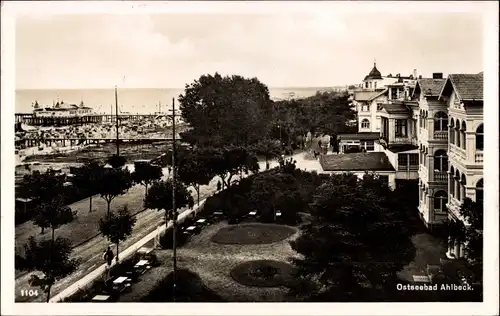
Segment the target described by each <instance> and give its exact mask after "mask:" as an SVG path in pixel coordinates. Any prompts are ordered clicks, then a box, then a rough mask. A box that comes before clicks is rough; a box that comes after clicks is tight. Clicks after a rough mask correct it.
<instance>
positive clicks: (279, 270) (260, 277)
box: [231, 260, 295, 287]
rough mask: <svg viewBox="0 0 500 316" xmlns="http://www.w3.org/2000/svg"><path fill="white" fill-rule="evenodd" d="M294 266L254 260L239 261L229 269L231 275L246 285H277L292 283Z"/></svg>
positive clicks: (278, 262) (272, 261)
mask: <svg viewBox="0 0 500 316" xmlns="http://www.w3.org/2000/svg"><path fill="white" fill-rule="evenodd" d="M294 270H295V268H294V267H293V266H292V265H291V264H289V263H286V262H281V261H275V260H254V261H247V262H244V263H241V264H239V265H237V266H236V267H234V268H233V269H232V270H231V277H232V278H233V279H234V280H235V281H236V282H238V283H240V284H243V285H246V286H256V287H277V286H287V287H290V286H292V285H293V273H294Z"/></svg>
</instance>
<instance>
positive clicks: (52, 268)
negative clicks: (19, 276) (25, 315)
mask: <svg viewBox="0 0 500 316" xmlns="http://www.w3.org/2000/svg"><path fill="white" fill-rule="evenodd" d="M24 249H25V254H24V257H22V256H20V255H16V257H15V261H16V269H19V270H21V271H28V272H35V271H40V272H42V273H43V277H40V276H38V275H36V274H33V275H31V278H30V280H29V283H30V285H31V286H37V287H40V288H41V289H42V290H43V291H44V292H45V293H47V302H49V300H50V290H51V288H52V286H53V285H54V283H55V282H56V281H58V280H60V279H62V278H64V277H66V276H68V275H70V274H71V273H73V272H74V271H76V268H77V267H78V265H79V263H80V260H79V259H70V255H71V250H72V247H71V242H70V241H69V240H68V239H65V238H61V237H57V239H55V240H43V241H40V242H37V241H36V239H35V238H34V237H30V239H29V240H28V242H27V243H26V244H25V245H24Z"/></svg>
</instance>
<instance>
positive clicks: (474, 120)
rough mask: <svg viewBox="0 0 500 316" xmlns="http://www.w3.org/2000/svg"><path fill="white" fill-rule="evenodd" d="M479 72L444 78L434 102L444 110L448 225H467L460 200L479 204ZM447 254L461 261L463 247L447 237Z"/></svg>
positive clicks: (481, 139)
mask: <svg viewBox="0 0 500 316" xmlns="http://www.w3.org/2000/svg"><path fill="white" fill-rule="evenodd" d="M483 81H484V76H483V73H482V72H480V73H478V74H451V75H449V76H448V78H447V79H446V81H445V83H444V85H443V87H442V89H441V91H440V93H439V97H438V100H442V101H443V102H445V104H446V106H447V110H448V165H447V168H448V195H447V204H446V207H447V209H448V222H449V223H450V225H453V223H456V222H458V221H462V222H464V223H465V224H466V225H467V223H466V222H465V221H464V219H463V218H462V216H461V215H460V208H461V205H462V203H463V201H464V199H465V198H466V197H467V198H470V199H472V200H474V201H479V202H482V201H483V196H484V195H483V186H484V181H483V155H484V127H483V123H484V118H483ZM449 245H450V246H449V249H448V253H447V255H448V256H449V257H451V258H461V257H464V256H465V255H466V254H465V253H464V245H463V243H461V242H460V241H459V240H457V239H456V238H455V236H450V243H449Z"/></svg>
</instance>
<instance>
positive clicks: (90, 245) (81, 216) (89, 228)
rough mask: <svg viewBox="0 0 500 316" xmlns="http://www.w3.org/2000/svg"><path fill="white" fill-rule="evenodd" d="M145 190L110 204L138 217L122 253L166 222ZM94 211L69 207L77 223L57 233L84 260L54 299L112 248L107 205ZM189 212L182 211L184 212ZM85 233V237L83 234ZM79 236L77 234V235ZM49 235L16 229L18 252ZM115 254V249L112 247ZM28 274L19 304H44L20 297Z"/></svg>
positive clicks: (307, 163)
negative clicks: (146, 203)
mask: <svg viewBox="0 0 500 316" xmlns="http://www.w3.org/2000/svg"><path fill="white" fill-rule="evenodd" d="M303 155H304V154H303V153H299V154H295V155H294V156H293V158H294V159H295V160H296V161H297V167H298V168H301V169H306V170H308V171H312V170H321V167H320V165H319V162H318V161H317V160H306V159H304V158H303ZM259 165H260V170H261V171H263V170H265V163H264V162H259ZM270 165H271V168H273V167H275V166H277V162H276V161H272V162H271V163H270ZM167 174H168V171H167V170H165V169H164V175H165V176H167ZM218 181H219V177H214V179H212V181H211V182H210V183H209V185H206V186H202V187H201V188H200V200H203V199H206V198H207V197H209V196H210V195H212V194H213V193H214V192H215V191H216V187H217V182H218ZM191 191H192V193H193V197H194V198H195V202H196V200H197V197H196V191H195V190H194V189H193V190H191ZM144 192H145V190H144V186H135V187H133V188H131V189H130V190H129V191H128V192H127V193H126V194H124V195H122V196H119V197H117V198H116V199H114V200H113V202H112V203H111V208H112V210H117V209H119V208H120V207H122V206H124V205H128V208H129V211H130V212H131V213H136V218H137V222H136V225H135V227H134V230H133V233H132V235H131V236H130V237H129V238H128V239H127V240H126V241H125V242H123V243H120V249H122V250H125V249H126V248H128V247H130V246H131V245H133V244H134V243H136V242H137V241H139V240H141V239H142V238H144V237H145V236H147V235H148V234H150V233H151V232H153V231H154V230H155V229H156V228H157V227H158V224H159V223H161V222H162V220H163V218H164V211H157V210H151V209H146V210H143V206H142V205H143V199H144ZM92 204H93V209H95V211H93V212H91V213H89V199H84V200H82V201H79V202H76V203H73V204H71V205H70V207H71V208H72V209H73V210H76V211H78V219H77V220H75V221H73V222H71V223H69V224H67V225H64V226H63V227H61V228H59V229H58V230H56V236H61V237H65V238H70V240H72V242H73V245H74V246H75V248H74V249H73V256H74V257H77V258H81V260H82V263H81V265H80V266H79V268H78V270H77V271H76V272H75V273H73V274H71V275H70V276H68V277H66V278H64V279H62V280H60V281H58V282H56V284H55V285H54V286H53V288H52V291H51V296H55V295H57V294H58V293H59V292H61V291H62V290H65V289H67V288H68V287H69V286H71V285H72V284H74V283H75V282H76V281H78V280H80V279H81V278H82V277H84V276H86V275H87V274H89V273H90V272H91V271H93V270H95V269H96V268H97V267H99V266H100V265H102V264H103V262H102V253H103V251H104V250H105V249H106V248H107V247H108V246H109V245H110V244H111V243H110V242H109V241H108V240H107V239H105V238H104V237H103V236H101V235H99V234H98V222H99V218H101V217H103V216H104V214H105V212H106V204H105V203H104V201H103V200H102V199H101V198H100V197H99V196H95V197H94V198H93V202H92ZM185 210H186V209H182V210H180V211H181V212H183V211H185ZM80 231H82V232H83V233H80ZM76 232H78V233H76ZM49 235H50V234H48V233H46V234H45V235H40V228H38V227H36V226H34V225H33V224H32V222H27V223H24V224H22V225H19V226H17V227H16V249H18V250H21V251H22V249H23V248H22V247H23V244H24V242H25V241H26V240H27V239H28V238H29V236H36V237H37V238H49ZM113 249H114V251H115V252H116V247H115V246H113ZM31 274H33V273H29V274H19V273H16V281H15V284H16V293H15V297H16V302H28V301H30V302H34V301H36V302H43V301H44V299H45V298H44V296H43V295H40V296H38V297H37V298H32V297H31V298H29V297H21V295H20V290H21V289H23V290H26V289H30V288H31V286H30V285H29V278H30V275H31Z"/></svg>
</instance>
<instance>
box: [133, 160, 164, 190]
mask: <svg viewBox="0 0 500 316" xmlns="http://www.w3.org/2000/svg"><path fill="white" fill-rule="evenodd" d="M162 176H163V171H162V169H161V167H160V166H157V165H152V164H149V163H147V164H137V165H136V166H135V170H134V172H133V173H132V178H133V180H134V182H135V183H140V184H142V185H144V186H145V187H146V192H145V195H147V194H148V185H150V184H151V183H153V182H154V181H158V180H160V179H161V177H162Z"/></svg>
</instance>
